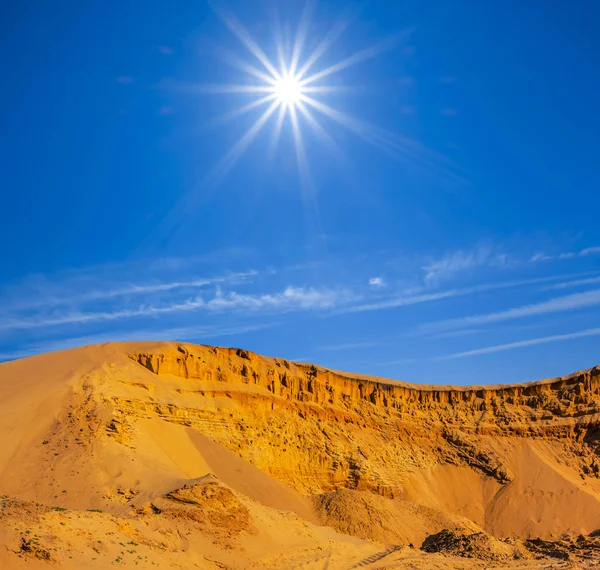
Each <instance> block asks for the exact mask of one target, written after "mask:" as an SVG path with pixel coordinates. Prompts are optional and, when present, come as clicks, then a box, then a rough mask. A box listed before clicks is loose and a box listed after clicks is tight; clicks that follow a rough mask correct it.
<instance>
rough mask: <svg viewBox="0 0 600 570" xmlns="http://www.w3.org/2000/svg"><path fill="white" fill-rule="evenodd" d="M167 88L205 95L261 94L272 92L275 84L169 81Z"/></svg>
mask: <svg viewBox="0 0 600 570" xmlns="http://www.w3.org/2000/svg"><path fill="white" fill-rule="evenodd" d="M165 88H168V89H173V90H176V91H181V92H184V93H200V94H204V95H211V94H213V95H225V94H228V93H247V94H252V93H255V94H260V93H272V92H273V86H272V85H271V86H269V85H243V84H241V85H229V84H227V83H224V84H218V83H214V84H202V83H200V84H196V83H168V84H167V85H166V87H165Z"/></svg>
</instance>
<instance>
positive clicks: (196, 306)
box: [0, 287, 357, 331]
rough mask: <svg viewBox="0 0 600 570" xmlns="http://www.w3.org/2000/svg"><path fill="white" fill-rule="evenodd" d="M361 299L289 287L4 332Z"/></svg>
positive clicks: (37, 322)
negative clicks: (270, 291) (200, 312)
mask: <svg viewBox="0 0 600 570" xmlns="http://www.w3.org/2000/svg"><path fill="white" fill-rule="evenodd" d="M356 299H357V296H356V295H354V294H352V293H350V292H348V291H345V290H330V289H316V288H303V287H286V288H285V289H284V290H283V291H281V292H278V293H269V294H261V295H249V294H240V293H237V292H235V291H232V292H228V293H223V292H222V291H221V290H220V289H217V291H216V294H215V295H214V296H213V297H212V298H210V299H208V300H205V299H204V298H203V297H201V296H198V297H195V298H191V299H187V300H185V301H181V302H176V303H170V304H165V305H160V306H153V305H142V306H139V307H137V308H132V309H120V310H115V311H89V312H84V311H76V312H70V313H66V314H62V315H61V314H58V315H56V314H53V315H50V316H40V315H36V316H34V317H30V316H27V317H18V318H9V319H3V321H2V323H0V330H4V331H7V330H18V329H34V328H41V327H50V326H60V325H70V324H87V323H97V322H107V321H116V320H123V319H132V318H136V317H155V316H161V315H167V314H173V313H189V312H194V311H198V310H206V311H212V312H218V311H227V310H242V311H243V310H246V311H257V310H263V311H272V310H277V311H284V312H285V311H294V310H311V309H328V308H333V307H335V306H337V305H340V304H344V303H348V302H350V301H352V300H356Z"/></svg>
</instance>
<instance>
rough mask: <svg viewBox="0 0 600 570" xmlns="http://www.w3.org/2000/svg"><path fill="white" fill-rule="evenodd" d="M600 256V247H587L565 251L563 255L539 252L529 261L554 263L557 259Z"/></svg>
mask: <svg viewBox="0 0 600 570" xmlns="http://www.w3.org/2000/svg"><path fill="white" fill-rule="evenodd" d="M595 254H600V247H598V246H593V247H586V248H585V249H581V250H579V251H563V252H562V253H544V252H539V253H536V254H534V255H532V256H531V258H530V259H529V261H531V262H533V263H535V262H536V261H553V260H556V259H573V258H575V257H586V256H588V255H595Z"/></svg>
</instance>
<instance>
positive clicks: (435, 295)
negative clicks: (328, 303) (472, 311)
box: [340, 274, 581, 313]
mask: <svg viewBox="0 0 600 570" xmlns="http://www.w3.org/2000/svg"><path fill="white" fill-rule="evenodd" d="M576 275H581V274H576ZM569 277H573V276H568V275H553V276H549V277H537V278H532V279H521V280H516V281H500V282H498V283H485V284H482V285H475V286H473V287H464V288H457V289H448V290H445V291H435V292H431V293H421V294H417V295H400V296H395V297H389V298H386V299H381V300H377V301H374V302H372V303H363V304H354V305H351V306H347V307H344V308H342V309H340V312H347V313H355V312H362V311H381V310H385V309H395V308H399V307H404V306H410V305H417V304H420V303H429V302H433V301H440V300H443V299H449V298H453V297H462V296H467V295H475V294H477V293H485V292H488V291H495V290H501V289H511V288H514V287H525V286H527V285H536V284H540V283H547V282H551V281H556V280H558V279H568V278H569Z"/></svg>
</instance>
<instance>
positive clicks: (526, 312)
mask: <svg viewBox="0 0 600 570" xmlns="http://www.w3.org/2000/svg"><path fill="white" fill-rule="evenodd" d="M596 305H600V289H594V290H592V291H584V292H582V293H573V294H571V295H565V296H563V297H555V298H554V299H550V300H548V301H543V302H541V303H533V304H530V305H523V306H520V307H514V308H511V309H506V310H504V311H498V312H495V313H485V314H481V315H473V316H468V317H460V318H457V319H448V320H445V321H439V322H437V323H432V324H428V325H423V326H422V327H420V328H421V330H424V331H436V330H444V329H452V328H463V327H465V328H468V327H473V326H477V325H483V324H488V323H498V322H502V321H508V320H512V319H520V318H524V317H532V316H539V315H545V314H548V313H557V312H564V311H573V310H577V309H582V308H585V307H592V306H596Z"/></svg>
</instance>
